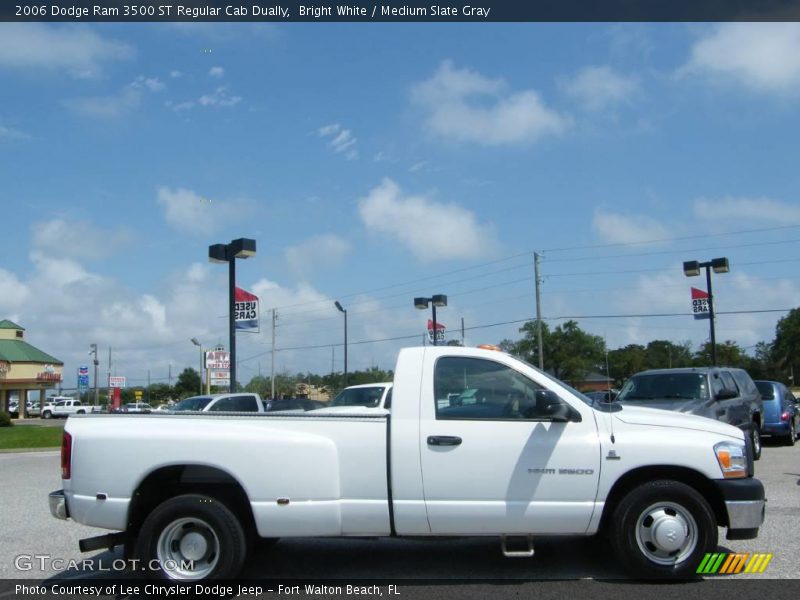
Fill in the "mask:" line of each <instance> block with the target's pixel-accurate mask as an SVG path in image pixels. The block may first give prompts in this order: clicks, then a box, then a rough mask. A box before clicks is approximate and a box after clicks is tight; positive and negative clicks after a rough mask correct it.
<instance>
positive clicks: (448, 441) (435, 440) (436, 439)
mask: <svg viewBox="0 0 800 600" xmlns="http://www.w3.org/2000/svg"><path fill="white" fill-rule="evenodd" d="M460 445H461V438H460V437H458V436H456V435H429V436H428V446H460Z"/></svg>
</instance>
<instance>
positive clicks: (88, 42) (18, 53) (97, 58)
mask: <svg viewBox="0 0 800 600" xmlns="http://www.w3.org/2000/svg"><path fill="white" fill-rule="evenodd" d="M1 31H2V35H0V67H10V68H18V69H47V70H54V71H55V70H66V71H67V73H68V74H69V75H70V76H72V77H94V76H96V75H98V74H99V73H100V72H101V70H102V67H103V66H104V65H105V64H107V63H111V62H115V61H120V60H127V59H130V58H132V57H133V56H134V54H135V52H134V49H133V47H132V46H130V45H128V44H125V43H123V42H119V41H117V40H112V39H109V38H105V37H102V36H100V35H97V34H96V33H95V32H94V31H93V30H91V29H88V28H86V27H82V26H73V25H69V26H52V25H43V24H40V23H4V24H3V25H2V28H1Z"/></svg>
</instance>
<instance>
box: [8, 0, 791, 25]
mask: <svg viewBox="0 0 800 600" xmlns="http://www.w3.org/2000/svg"><path fill="white" fill-rule="evenodd" d="M799 20H800V0H458V1H456V0H429V1H427V2H422V1H420V0H352V1H350V2H345V1H342V2H338V1H337V0H330V1H326V0H309V1H305V2H304V1H299V0H246V1H245V0H243V1H241V2H236V1H230V0H222V1H220V0H205V1H198V0H182V1H181V0H130V1H127V2H126V1H118V0H49V1H47V2H45V1H39V2H35V1H31V0H19V1H14V0H3V2H0V21H12V22H22V21H60V22H80V21H95V22H99V21H106V22H135V21H150V22H164V21H183V22H191V21H198V22H214V21H219V22H237V21H241V22H254V21H263V22H273V23H275V22H298V21H305V22H321V21H329V22H351V23H353V22H369V21H375V22H553V21H573V22H575V21H628V22H635V21H693V22H708V21H799Z"/></svg>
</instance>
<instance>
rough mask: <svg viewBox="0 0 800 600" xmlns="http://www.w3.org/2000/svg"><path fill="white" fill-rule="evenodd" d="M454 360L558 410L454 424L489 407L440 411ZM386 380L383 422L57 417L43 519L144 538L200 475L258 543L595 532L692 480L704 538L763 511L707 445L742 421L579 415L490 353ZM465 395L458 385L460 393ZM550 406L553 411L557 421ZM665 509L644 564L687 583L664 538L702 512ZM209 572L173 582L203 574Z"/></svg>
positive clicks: (457, 353) (412, 359) (419, 367)
mask: <svg viewBox="0 0 800 600" xmlns="http://www.w3.org/2000/svg"><path fill="white" fill-rule="evenodd" d="M442 361H444V362H442ZM447 361H450V362H447ZM458 361H468V362H465V363H463V364H467V365H473V364H476V365H480V367H481V368H487V367H488V368H490V369H495V370H496V371H497V372H498V373H501V375H502V376H510V377H512V378H513V380H514V381H515V382H517V381H518V382H521V383H520V385H521V386H522V387H523V388H524V386H528V385H529V386H530V389H536V390H538V391H537V393H536V398H537V402H538V401H539V400H541V399H542V398H548V399H552V398H553V397H555V395H557V397H558V399H559V400H558V401H559V402H561V404H560V405H557V406H556V405H553V404H547V405H544V404H542V405H541V406H542V407H543V408H542V410H547V411H549V412H548V414H553V415H554V416H553V417H552V418H545V417H542V416H541V415H539V416H536V417H535V418H526V417H521V414H522V413H521V412H520V411H521V410H522V406H521V405H520V404H519V402H520V401H519V400H514V401H512V402H511V403H510V404H509V405H508V406H506V407H505V408H504V409H503V410H505V411H509V410H511V411H515V415H516V416H513V417H512V416H504V415H506V413H505V412H504V413H503V414H502V415H500V416H495V417H494V418H490V419H483V418H475V417H474V416H473V417H470V416H465V415H468V414H471V413H470V412H469V411H484V410H485V409H489V408H490V407H492V408H491V410H495V409H498V410H499V405H493V404H491V403H490V401H489V400H488V399H486V398H484V399H479V400H478V401H476V404H474V405H471V406H467V407H463V406H462V407H458V406H456V407H449V408H442V398H444V399H447V398H452V397H453V394H452V393H449V394H448V393H446V392H447V390H444V391H442V390H443V385H444V384H443V382H445V379H444V376H445V375H446V372H445V371H442V372H439V370H438V369H439V366H437V365H451V364H453V365H458V364H461V363H459V362H458ZM469 361H477V362H474V363H473V362H469ZM442 368H444V367H442ZM470 368H471V367H470ZM437 373H438V374H437ZM490 375H491V373H490ZM437 378H438V380H437ZM466 378H467V376H466V375H465V376H464V379H465V380H466ZM475 379H476V380H478V379H480V376H479V375H476V376H475ZM490 379H491V377H489V378H486V377H484V381H488V380H490ZM452 381H453V380H450V383H449V384H450V385H454V384H453V383H452ZM515 385H516V384H515ZM393 386H394V387H393V401H392V407H391V415H389V414H383V413H380V414H372V415H370V414H366V415H352V414H345V415H336V414H317V415H315V414H314V413H313V412H308V413H306V414H304V415H295V414H290V415H280V414H276V415H270V414H269V413H265V414H253V415H247V416H244V415H241V414H239V415H234V414H230V415H229V414H225V413H222V414H220V413H218V414H216V415H214V414H210V413H202V414H187V415H179V414H175V413H173V414H171V415H157V414H151V415H142V416H138V415H137V416H122V417H106V416H90V417H85V418H74V419H70V420H69V422H68V423H67V425H66V428H65V431H66V434H67V435H68V436H69V438H70V439H69V440H68V442H66V441H65V444H66V445H68V446H69V447H68V448H67V449H66V450H65V452H66V457H62V467H63V468H66V471H64V475H65V478H64V479H63V486H64V487H63V491H59V492H54V493H53V494H52V495H51V511H52V512H53V514H54V515H56V516H59V517H62V518H63V517H65V516H69V517H71V518H72V519H74V520H75V521H77V522H79V523H83V524H86V525H91V526H95V527H102V528H106V529H111V530H117V531H122V532H125V533H124V534H122V535H121V537H120V538H115V539H117V540H118V541H119V542H122V541H124V542H125V543H131V544H133V545H135V544H136V540H137V539H141V537H142V536H145V533H142V531H145V532H148V533H147V535H150V531H151V529H152V528H153V527H155V525H153V524H152V523H151V518H150V517H149V516H148V514H149V511H154V512H153V514H155V513H156V512H157V510H155V507H156V505H157V504H158V503H160V502H164V503H165V505H166V504H168V503H169V500H170V497H169V496H164V495H163V494H164V493H165V492H164V491H163V490H164V489H165V488H166V487H169V489H171V490H173V492H172V493H178V491H179V490H180V489H181V486H183V485H186V486H190V487H191V489H192V490H193V491H194V492H196V491H197V489H198V486H201V487H202V485H203V484H205V485H207V486H208V490H209V491H208V494H209V495H210V496H211V497H215V498H218V499H221V498H223V497H224V498H228V500H224V501H222V502H223V503H225V502H227V504H228V505H229V506H230V507H233V508H231V510H233V511H234V512H235V513H236V515H237V518H238V519H239V520H241V521H242V522H243V523H245V522H246V523H248V524H251V525H252V526H254V528H255V529H256V530H257V533H258V535H259V536H260V537H262V538H277V537H302V536H390V535H397V536H440V535H441V536H453V535H492V536H512V535H522V536H531V535H593V534H595V533H597V532H598V531H599V530H600V528H601V524H602V523H605V522H607V521H608V520H609V519H622V518H623V517H622V516H618V515H617V513H618V512H620V511H616V508H617V506H618V505H619V504H620V503H621V502H622V501H623V499H625V498H628V497H629V496H630V495H632V492H631V493H630V494H629V492H630V490H638V489H639V487H637V486H645V487H646V484H647V482H648V481H656V480H657V481H660V480H669V481H672V482H673V483H675V481H677V482H678V485H688V486H690V487H694V488H696V489H697V492H698V493H700V494H701V497H702V495H708V496H713V498H714V499H713V501H712V500H709V502H710V503H711V504H713V506H712V507H711V508H712V509H713V514H714V516H715V520H716V523H713V542H714V545H715V544H716V526H717V525H722V526H728V527H729V529H730V531H729V536H730V534H731V533H736V532H738V535H739V537H754V536H755V535H757V532H758V527H759V526H760V524H761V522H762V521H763V508H764V497H763V486H761V483H760V482H758V480H755V479H752V471H750V472H748V473H747V475H745V473H744V471H741V473H739V474H738V475H736V477H738V478H739V479H735V480H729V479H726V477H725V474H724V473H723V471H722V467H721V464H722V463H721V462H720V460H721V459H720V458H719V453H718V451H717V450H716V449H715V446H718V445H720V444H723V446H724V447H725V448H728V449H729V451H730V453H731V454H732V455H736V451H737V450H736V449H737V448H738V449H740V450H741V452H742V453H744V452H745V446H744V437H743V434H742V432H741V430H739V429H737V428H735V427H732V426H730V425H725V424H722V423H719V422H716V421H713V420H710V419H705V418H702V417H694V416H687V415H681V414H674V413H669V412H666V411H660V410H655V409H645V408H629V407H625V408H622V409H620V408H618V407H610V408H609V407H604V408H598V407H593V406H590V405H589V404H588V403H587V402H586V401H585V400H583V399H582V398H581V395H580V394H579V393H578V392H575V391H574V390H572V389H571V388H569V387H568V386H565V385H564V384H562V383H560V382H558V381H556V380H554V379H552V378H551V377H549V376H548V375H546V374H544V373H542V372H540V371H539V370H537V369H535V368H534V367H532V366H530V365H528V364H527V363H524V362H522V361H520V360H518V359H515V358H513V357H511V356H509V355H506V354H503V353H501V352H495V351H491V350H482V349H470V348H458V347H430V346H429V347H425V348H410V349H406V350H403V351H401V353H400V355H399V357H398V361H397V365H396V369H395V379H394V383H393ZM437 386H438V388H437ZM437 389H438V390H439V391H440V393H438V394H437V393H435V390H437ZM525 389H528V388H525ZM512 391H513V392H514V393H516V392H517V391H518V390H512ZM485 392H486V391H485V390H484V391H482V392H481V393H485ZM437 395H438V396H439V397H437ZM477 395H478V394H475V393H473V390H470V394H469V396H470V397H473V396H477ZM465 397H467V395H466V394H465ZM523 402H524V399H523ZM450 404H457V403H454V402H452V401H451V402H450ZM509 406H510V407H511V408H509ZM526 406H527V405H526ZM530 406H531V407H532V406H533V405H532V404H531V405H530ZM598 406H599V405H598ZM536 407H537V410H539V409H538V407H539V404H536ZM386 412H388V411H386ZM476 414H477V413H476ZM487 414H488V413H487ZM509 414H510V413H509ZM528 414H533V413H528ZM565 414H568V415H569V418H568V419H567V418H563V419H562V417H563V415H565ZM498 415H499V413H498ZM145 438H146V440H147V443H146V444H142V440H143V439H145ZM112 457H113V458H112ZM259 457H263V460H260V459H259ZM274 457H280V459H279V460H275V459H274ZM63 461H66V463H64V462H63ZM64 465H66V466H64ZM743 468H744V467H742V469H743ZM749 469H752V461H750V462H749ZM154 482H158V483H157V484H156V483H154ZM217 484H219V485H221V486H223V487H225V486H227V487H225V489H226V490H227V492H225V493H229V495H227V496H225V495H224V494H223V492H219V493H216V492H215V491H214V490H215V489H217V488H215V487H214V486H215V485H217ZM731 485H734V486H735V487H736V490H734V492H731V491H730V490H729V489H728V488H729V487H730V486H731ZM170 486H172V487H170ZM673 487H674V486H673ZM629 488H630V490H629ZM743 488H747V489H746V490H744V491H742V489H743ZM219 489H222V488H219ZM232 490H233V491H232ZM160 494H161V495H160ZM215 494H216V495H215ZM230 494H233V495H230ZM668 496H669V494H668ZM673 496H674V494H673ZM673 496H669V497H670V498H672V497H673ZM235 498H239V499H240V500H241V502H239V501H234V500H235ZM142 502H144V503H145V504H146V505H147V509H144V508H143V504H142ZM236 502H239V503H238V504H237V503H236ZM607 502H608V503H609V504H610V506H608V507H607V506H606V504H607ZM695 502H696V500H695ZM700 502H702V500H701V501H700ZM687 503H689V504H691V503H690V502H689V501H688V500H687ZM234 505H235V506H234ZM170 506H171V505H170ZM236 507H238V508H236ZM653 510H655V509H653ZM693 510H699V509H693ZM615 511H616V512H615ZM687 512H691V511H688V510H687ZM701 512H702V511H701ZM667 513H669V511H667ZM667 513H665V512H664V511H663V510H662V511H660V512H658V513H657V514H655V516H656V517H658V518H659V519H660V520H659V521H658V523H659V524H660V525H659V526H660V527H661V530H660V531H661V533H660V534H659V535H661V537H660V538H658V539H657V540H656V542H657V543H656V546H658V548H657V550H658V551H657V552H655V551H654V556H655V557H656V562H657V563H658V561H659V560H661V558H663V556H662V555H666V556H667V562H670V560H671V559H670V558H669V556H670V555H671V554H670V553H672V554H675V556H676V558H675V560H674V561H672V562H673V563H674V564H673V565H672V568H673V569H674V570H675V573H680V576H686V573H685V572H684V571H685V569H684V570H683V571H681V570H680V569H678V567H681V569H683V568H684V567H686V565H685V564H684V563H685V562H686V561H687V560H690V559H688V558H682V556H683V554H680V555H679V554H678V552H679V551H680V552H681V553H683V550H674V551H672V550H670V552H667V551H666V550H664V548H667V549H670V548H672V545H673V544H674V543H675V542H674V538H675V537H678V538H681V539H682V535H683V534H682V533H681V532H684V531H686V532H688V531H689V529H690V528H689V525H687V523H688V522H689V521H691V520H693V519H694V520H697V521H698V522H700V521H702V518H704V517H703V514H700V513H697V512H695V513H693V516H685V515H684V517H675V516H671V514H667ZM156 521H157V519H156ZM143 522H144V524H143ZM662 522H663V523H662ZM662 525H663V526H662ZM695 528H696V529H698V530H705V529H710V528H711V526H708V527H702V526H701V525H700V524H698V525H696V526H695ZM665 532H666V533H665ZM640 534H641V535H644V536H645V537H646V536H648V535H655V534H652V532H650V531H642V532H640ZM686 535H688V533H687V534H686ZM704 535H705V534H704ZM708 535H712V533H711V532H709V533H708ZM145 537H146V536H145ZM662 538H663V539H662ZM159 539H160V538H159ZM670 540H672V541H670ZM703 540H705V541H704V542H703ZM701 542H702V543H711V542H708V540H707V539H706V538H703V539H702V540H700V541H698V540H694V542H692V544H693V545H692V548H694V546H696V545H698V544H700V543H701ZM107 543H108V540H107V539H104V540H103V544H105V545H107ZM154 543H155V542H154ZM159 543H160V542H159ZM620 543H621V544H622V543H623V542H620ZM687 544H688V542H687ZM145 546H146V544H145ZM145 546H141V545H140V546H137V547H140V548H141V547H145ZM97 547H99V546H97ZM153 547H155V546H153ZM158 547H161V546H158ZM662 547H663V548H662ZM665 553H666V554H665ZM159 556H160V555H159ZM692 557H694V554H692ZM691 560H694V558H691ZM698 561H699V559H698ZM687 564H688V563H687ZM643 565H644V566H643V568H644V567H647V566H648V565H647V564H646V561H645V563H643ZM694 566H695V567H696V564H695V565H694ZM691 567H692V565H691V564H689V566H688V567H686V568H691ZM655 568H656V572H660V571H658V569H662V570H663V568H666V567H664V565H662V564H660V563H659V564H657V565H656V567H655ZM214 569H218V567H217V566H215V567H214ZM214 569H211V570H208V569H207V570H205V571H202V572H198V573H199V574H198V573H194V574H193V575H191V576H186V578H196V577H206V576H217V574H218V573H217V571H216V570H214ZM165 576H170V577H171V576H174V574H169V573H167V574H166V575H165ZM225 576H230V573H225ZM179 578H180V577H179Z"/></svg>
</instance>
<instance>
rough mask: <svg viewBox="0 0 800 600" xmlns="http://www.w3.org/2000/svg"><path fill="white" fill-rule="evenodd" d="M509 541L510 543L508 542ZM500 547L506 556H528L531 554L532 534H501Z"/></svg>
mask: <svg viewBox="0 0 800 600" xmlns="http://www.w3.org/2000/svg"><path fill="white" fill-rule="evenodd" d="M509 542H511V543H510V544H509ZM511 547H513V549H511ZM500 549H501V550H502V551H503V556H505V557H506V558H530V557H531V556H533V536H532V535H502V536H500Z"/></svg>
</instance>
